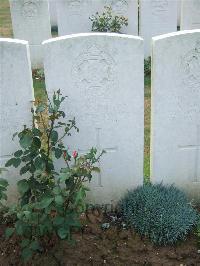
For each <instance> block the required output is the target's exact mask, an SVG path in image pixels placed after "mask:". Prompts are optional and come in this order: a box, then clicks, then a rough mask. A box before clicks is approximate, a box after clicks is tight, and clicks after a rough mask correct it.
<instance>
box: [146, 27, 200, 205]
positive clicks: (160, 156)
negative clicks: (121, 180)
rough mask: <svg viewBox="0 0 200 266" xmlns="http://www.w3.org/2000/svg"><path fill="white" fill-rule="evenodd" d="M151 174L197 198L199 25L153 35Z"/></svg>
mask: <svg viewBox="0 0 200 266" xmlns="http://www.w3.org/2000/svg"><path fill="white" fill-rule="evenodd" d="M152 54H153V57H152V66H153V69H152V128H151V141H152V143H151V178H152V180H153V181H154V182H161V181H163V182H164V183H169V184H171V183H175V184H176V185H177V186H179V187H182V188H184V189H185V190H186V191H187V192H188V193H189V194H191V195H192V196H193V197H195V198H198V200H199V199H200V193H199V189H200V104H199V102H200V30H196V31H195V30H194V31H182V32H179V33H173V34H166V35H163V36H158V37H155V38H153V53H152Z"/></svg>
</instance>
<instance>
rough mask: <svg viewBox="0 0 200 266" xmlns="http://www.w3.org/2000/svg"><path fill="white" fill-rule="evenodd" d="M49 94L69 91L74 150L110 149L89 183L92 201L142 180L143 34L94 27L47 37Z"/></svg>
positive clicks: (111, 199)
mask: <svg viewBox="0 0 200 266" xmlns="http://www.w3.org/2000/svg"><path fill="white" fill-rule="evenodd" d="M43 46H44V52H45V61H44V67H45V80H46V87H47V91H48V93H49V94H52V92H53V90H55V88H60V89H61V91H62V92H63V94H64V95H67V96H68V102H66V103H65V106H63V107H64V109H65V111H66V113H67V114H68V117H75V118H76V122H77V126H78V127H79V129H80V133H79V134H75V135H74V134H73V135H72V137H70V138H69V139H67V138H66V139H65V143H66V145H67V146H69V148H70V150H71V151H72V150H78V151H79V152H87V151H88V149H90V148H92V147H97V149H98V152H101V150H103V149H104V150H106V151H107V153H106V154H104V155H103V156H102V158H101V161H100V169H101V174H100V175H99V176H98V175H97V176H94V178H93V181H92V182H91V184H90V188H91V191H90V193H89V200H90V201H92V202H93V203H106V204H110V203H116V201H117V200H119V198H120V196H121V195H123V193H124V192H125V191H126V190H127V189H131V188H134V187H135V186H137V185H139V184H142V182H143V130H144V116H143V115H144V113H143V112H144V106H143V102H144V99H143V96H144V95H143V81H144V80H143V78H144V77H143V74H144V71H143V59H144V58H143V40H142V39H141V38H139V37H133V36H130V35H121V34H104V33H93V34H92V33H90V34H77V35H71V36H64V37H60V38H57V39H55V40H49V41H46V42H44V44H43Z"/></svg>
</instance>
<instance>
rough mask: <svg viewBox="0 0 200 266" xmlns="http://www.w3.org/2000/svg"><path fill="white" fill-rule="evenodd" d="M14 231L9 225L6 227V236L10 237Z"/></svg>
mask: <svg viewBox="0 0 200 266" xmlns="http://www.w3.org/2000/svg"><path fill="white" fill-rule="evenodd" d="M14 232H15V228H11V227H9V228H7V229H6V232H5V235H6V238H9V237H11V236H12V235H13V233H14Z"/></svg>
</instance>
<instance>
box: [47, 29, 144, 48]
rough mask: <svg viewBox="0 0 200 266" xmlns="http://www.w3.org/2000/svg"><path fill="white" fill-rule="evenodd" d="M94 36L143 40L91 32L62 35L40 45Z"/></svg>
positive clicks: (124, 35)
mask: <svg viewBox="0 0 200 266" xmlns="http://www.w3.org/2000/svg"><path fill="white" fill-rule="evenodd" d="M95 36H102V37H106V38H109V37H116V38H120V39H121V38H122V39H123V38H128V39H135V40H140V41H142V42H143V38H141V37H139V36H134V35H129V34H121V33H106V32H102V33H101V32H91V33H75V34H69V35H64V36H60V37H56V38H53V39H48V40H45V41H43V43H42V44H44V45H45V44H48V43H53V42H57V41H62V40H69V39H74V38H81V37H83V38H85V37H95Z"/></svg>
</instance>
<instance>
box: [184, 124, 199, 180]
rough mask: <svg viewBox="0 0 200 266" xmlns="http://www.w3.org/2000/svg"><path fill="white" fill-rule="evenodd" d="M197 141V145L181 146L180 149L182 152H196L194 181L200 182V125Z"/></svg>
mask: <svg viewBox="0 0 200 266" xmlns="http://www.w3.org/2000/svg"><path fill="white" fill-rule="evenodd" d="M196 139H197V141H196V144H189V145H185V146H182V145H179V148H180V149H182V150H191V149H192V150H194V152H195V160H194V181H193V182H199V181H200V173H199V163H200V162H199V159H200V125H198V126H197V137H196Z"/></svg>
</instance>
